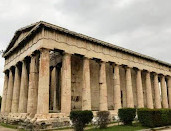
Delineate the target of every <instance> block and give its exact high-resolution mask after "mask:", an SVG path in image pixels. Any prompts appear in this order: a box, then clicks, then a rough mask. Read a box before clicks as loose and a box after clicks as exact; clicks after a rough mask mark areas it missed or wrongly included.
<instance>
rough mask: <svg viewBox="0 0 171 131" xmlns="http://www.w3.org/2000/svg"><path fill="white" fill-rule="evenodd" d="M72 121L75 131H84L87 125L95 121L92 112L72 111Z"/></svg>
mask: <svg viewBox="0 0 171 131" xmlns="http://www.w3.org/2000/svg"><path fill="white" fill-rule="evenodd" d="M70 119H71V121H72V123H73V125H74V129H75V131H83V130H84V127H85V126H86V124H88V123H90V122H91V120H92V119H93V113H92V111H71V112H70Z"/></svg>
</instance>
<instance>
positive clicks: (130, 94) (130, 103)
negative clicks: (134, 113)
mask: <svg viewBox="0 0 171 131" xmlns="http://www.w3.org/2000/svg"><path fill="white" fill-rule="evenodd" d="M126 103H127V107H128V108H133V107H134V100H133V91H132V79H131V69H130V68H129V67H127V68H126Z"/></svg>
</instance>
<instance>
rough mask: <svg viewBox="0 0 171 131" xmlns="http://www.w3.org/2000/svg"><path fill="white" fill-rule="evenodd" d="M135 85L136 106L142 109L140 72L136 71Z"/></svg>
mask: <svg viewBox="0 0 171 131" xmlns="http://www.w3.org/2000/svg"><path fill="white" fill-rule="evenodd" d="M136 85H137V105H138V108H143V107H144V98H143V89H142V77H141V70H139V69H138V70H137V79H136Z"/></svg>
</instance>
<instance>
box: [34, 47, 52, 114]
mask: <svg viewBox="0 0 171 131" xmlns="http://www.w3.org/2000/svg"><path fill="white" fill-rule="evenodd" d="M49 76H50V55H49V50H48V49H41V50H40V63H39V84H38V104H37V113H38V114H47V113H49Z"/></svg>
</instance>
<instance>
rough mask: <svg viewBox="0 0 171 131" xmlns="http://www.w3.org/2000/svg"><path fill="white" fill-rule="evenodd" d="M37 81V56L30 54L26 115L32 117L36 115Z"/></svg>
mask: <svg viewBox="0 0 171 131" xmlns="http://www.w3.org/2000/svg"><path fill="white" fill-rule="evenodd" d="M38 80H39V55H38V54H32V56H31V62H30V74H29V89H28V103H27V113H30V116H32V115H33V116H34V114H36V112H37V99H38ZM33 116H32V117H33Z"/></svg>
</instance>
